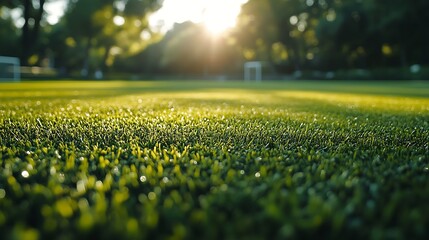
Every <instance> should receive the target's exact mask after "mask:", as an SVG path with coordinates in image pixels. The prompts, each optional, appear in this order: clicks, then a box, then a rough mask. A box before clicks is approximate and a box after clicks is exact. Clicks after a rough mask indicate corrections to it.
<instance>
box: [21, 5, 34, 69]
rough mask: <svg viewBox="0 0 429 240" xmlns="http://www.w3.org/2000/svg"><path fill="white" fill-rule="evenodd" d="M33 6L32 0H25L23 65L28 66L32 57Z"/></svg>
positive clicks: (22, 40) (22, 43)
mask: <svg viewBox="0 0 429 240" xmlns="http://www.w3.org/2000/svg"><path fill="white" fill-rule="evenodd" d="M32 8H33V4H32V2H31V0H24V26H22V35H21V47H22V52H21V64H22V65H28V58H29V56H30V51H31V50H30V49H31V46H30V40H31V36H30V35H31V34H30V23H29V21H30V18H31V9H32Z"/></svg>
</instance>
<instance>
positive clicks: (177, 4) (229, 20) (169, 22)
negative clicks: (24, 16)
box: [46, 0, 247, 33]
mask: <svg viewBox="0 0 429 240" xmlns="http://www.w3.org/2000/svg"><path fill="white" fill-rule="evenodd" d="M245 2H247V0H164V3H163V6H162V8H161V9H159V10H158V11H157V12H155V13H153V14H152V15H151V16H150V17H149V22H150V25H151V27H152V28H153V29H154V30H158V31H161V32H166V31H168V30H169V29H171V28H172V27H173V25H174V23H176V22H177V23H181V22H185V21H192V22H195V23H203V24H204V25H206V27H207V28H208V30H210V31H212V32H213V33H219V32H222V31H224V30H226V29H228V28H231V27H233V26H234V25H235V22H236V18H237V15H238V14H239V12H240V8H241V5H242V4H244V3H245ZM66 4H67V1H66V0H57V1H52V2H47V3H46V12H47V20H48V22H49V23H50V24H55V23H57V22H58V20H59V18H60V17H61V16H62V14H63V12H64V9H65V7H66Z"/></svg>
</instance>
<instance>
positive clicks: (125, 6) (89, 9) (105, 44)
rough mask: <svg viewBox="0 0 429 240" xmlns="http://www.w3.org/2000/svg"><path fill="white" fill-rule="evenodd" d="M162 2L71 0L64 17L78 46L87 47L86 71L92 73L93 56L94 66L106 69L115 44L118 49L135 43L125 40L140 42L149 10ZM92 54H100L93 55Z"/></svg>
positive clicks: (85, 56) (85, 72)
mask: <svg viewBox="0 0 429 240" xmlns="http://www.w3.org/2000/svg"><path fill="white" fill-rule="evenodd" d="M160 5H161V1H159V0H150V1H147V0H92V1H86V0H77V1H70V2H69V5H68V8H67V11H66V14H65V16H64V21H65V25H66V27H67V28H68V29H69V31H70V38H71V39H72V40H73V41H74V42H76V43H77V44H76V45H78V46H75V47H78V48H83V49H84V50H83V52H84V54H83V55H82V62H83V68H82V69H83V73H84V74H85V75H87V74H88V72H89V70H90V65H91V60H94V63H93V64H92V65H93V67H94V68H104V69H106V66H107V65H108V59H109V56H110V55H111V54H112V53H111V49H112V48H115V49H116V52H118V51H122V52H124V51H125V52H126V51H127V50H129V49H126V48H127V47H128V46H133V44H132V43H131V44H128V45H125V44H122V45H121V42H124V41H129V40H135V41H136V42H137V41H138V40H139V39H140V35H141V32H142V31H143V30H145V29H147V27H148V26H147V19H146V17H147V14H148V13H149V12H151V11H154V10H156V9H157V8H159V7H160ZM120 45H121V46H120ZM121 47H122V48H121ZM130 48H131V47H130ZM92 53H93V54H92ZM91 54H92V55H93V56H94V55H95V56H97V57H93V58H91ZM110 63H111V61H110Z"/></svg>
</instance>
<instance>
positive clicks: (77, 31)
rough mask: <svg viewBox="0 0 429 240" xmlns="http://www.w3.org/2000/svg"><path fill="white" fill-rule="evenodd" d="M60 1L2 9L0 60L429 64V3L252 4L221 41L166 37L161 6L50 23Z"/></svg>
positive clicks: (133, 5)
mask: <svg viewBox="0 0 429 240" xmlns="http://www.w3.org/2000/svg"><path fill="white" fill-rule="evenodd" d="M53 1H55V0H50V1H49V0H37V1H36V0H8V1H2V3H0V34H1V36H2V37H1V38H0V55H9V56H18V57H20V58H21V62H22V64H23V65H42V64H43V62H44V59H47V58H49V59H51V60H52V61H51V62H53V64H52V65H53V67H55V68H57V69H63V70H64V71H65V72H67V73H72V72H81V73H82V74H83V75H88V74H89V73H90V72H92V71H95V70H96V69H102V70H103V71H112V72H132V73H133V74H201V75H219V74H233V73H234V72H235V73H238V72H240V71H241V67H242V63H243V62H244V61H249V60H259V61H264V62H266V63H268V65H269V66H272V68H273V69H274V71H275V72H277V73H280V74H283V73H284V74H287V73H291V72H293V71H297V70H317V71H336V70H339V69H377V68H400V67H409V66H410V65H413V64H421V65H428V64H429V56H428V53H429V45H428V44H427V43H428V42H429V32H428V31H426V30H425V29H426V24H427V22H429V15H427V14H426V13H427V11H428V10H429V2H428V1H426V0H413V1H409V0H379V1H372V0H248V1H247V3H245V4H244V5H243V6H242V10H241V13H240V15H239V16H238V20H237V26H236V27H235V28H234V29H231V30H230V31H227V32H224V33H223V34H222V35H220V36H217V37H213V36H211V35H210V34H209V33H208V32H207V31H206V30H205V29H204V26H203V25H201V24H197V23H192V22H186V23H181V24H176V25H175V27H174V28H173V29H171V30H170V31H169V32H167V33H166V34H164V33H161V32H157V31H156V30H154V29H151V28H150V26H149V22H148V16H149V14H150V13H152V12H155V11H157V10H158V9H159V8H160V7H161V6H162V1H159V0H150V1H148V0H92V1H85V0H69V1H68V2H67V7H66V9H65V13H64V15H63V16H62V18H61V19H60V21H59V22H58V23H56V24H54V25H51V24H49V23H48V22H47V21H46V16H47V14H46V12H45V9H44V7H45V6H46V4H47V3H48V2H53ZM16 10H18V11H16ZM13 12H15V15H14V14H12V13H13ZM16 12H19V13H20V16H19V19H21V20H20V21H21V24H17V23H16V22H17V21H16V20H17V17H16ZM221 17H222V13H219V18H221Z"/></svg>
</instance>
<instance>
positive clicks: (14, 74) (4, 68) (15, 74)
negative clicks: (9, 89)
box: [0, 56, 21, 82]
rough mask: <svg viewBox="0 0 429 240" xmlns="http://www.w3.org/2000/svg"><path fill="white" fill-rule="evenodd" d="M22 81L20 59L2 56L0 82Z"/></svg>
mask: <svg viewBox="0 0 429 240" xmlns="http://www.w3.org/2000/svg"><path fill="white" fill-rule="evenodd" d="M20 79H21V72H20V62H19V58H16V57H5V56H0V82H1V81H19V80H20Z"/></svg>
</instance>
